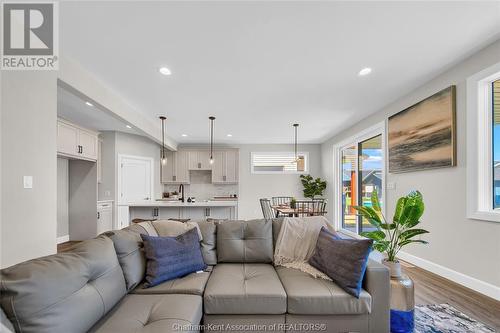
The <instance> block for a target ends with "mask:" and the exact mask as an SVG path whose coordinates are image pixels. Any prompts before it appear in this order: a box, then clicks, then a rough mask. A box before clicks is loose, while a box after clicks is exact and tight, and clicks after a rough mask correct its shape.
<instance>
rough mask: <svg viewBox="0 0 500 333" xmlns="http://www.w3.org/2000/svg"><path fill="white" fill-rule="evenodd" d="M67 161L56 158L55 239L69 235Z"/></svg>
mask: <svg viewBox="0 0 500 333" xmlns="http://www.w3.org/2000/svg"><path fill="white" fill-rule="evenodd" d="M68 162H69V161H68V160H67V159H65V158H57V237H63V236H68V235H69V215H68V203H69V163H68Z"/></svg>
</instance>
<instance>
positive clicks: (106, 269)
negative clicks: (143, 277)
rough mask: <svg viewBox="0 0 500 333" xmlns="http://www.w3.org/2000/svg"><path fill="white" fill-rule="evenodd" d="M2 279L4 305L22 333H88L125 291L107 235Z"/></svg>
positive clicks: (24, 265) (14, 268) (15, 270)
mask: <svg viewBox="0 0 500 333" xmlns="http://www.w3.org/2000/svg"><path fill="white" fill-rule="evenodd" d="M1 280H2V284H1V288H0V303H1V306H2V308H3V309H4V311H5V313H6V315H7V317H8V319H9V320H10V321H11V322H12V324H13V325H14V327H15V329H16V331H18V332H23V333H31V332H33V333H34V332H36V333H42V332H86V331H87V330H88V329H89V328H91V327H92V326H93V325H94V324H95V323H96V322H97V321H98V320H99V319H100V318H101V317H102V316H104V315H105V314H106V313H107V312H108V311H110V310H111V309H112V308H113V307H114V306H115V304H116V303H118V302H119V301H120V299H121V298H123V296H125V294H126V293H127V289H126V287H125V279H124V277H123V273H122V269H121V268H120V264H119V263H118V259H117V257H116V253H115V249H114V246H113V242H112V241H111V239H109V238H108V237H106V236H100V237H97V238H95V239H91V240H88V241H85V242H82V243H80V244H78V245H77V246H75V247H74V248H73V250H72V251H71V252H66V253H61V254H56V255H51V256H47V257H42V258H38V259H33V260H30V261H26V262H23V263H20V264H17V265H15V266H12V267H9V268H6V269H3V270H2V271H1Z"/></svg>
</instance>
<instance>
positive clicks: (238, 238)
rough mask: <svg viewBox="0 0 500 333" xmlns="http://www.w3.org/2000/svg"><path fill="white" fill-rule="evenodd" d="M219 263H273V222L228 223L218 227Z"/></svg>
mask: <svg viewBox="0 0 500 333" xmlns="http://www.w3.org/2000/svg"><path fill="white" fill-rule="evenodd" d="M217 261H218V262H240V263H246V262H255V263H257V262H258V263H269V262H272V261H273V236H272V222H271V221H266V220H251V221H227V222H222V223H220V224H219V225H218V226H217Z"/></svg>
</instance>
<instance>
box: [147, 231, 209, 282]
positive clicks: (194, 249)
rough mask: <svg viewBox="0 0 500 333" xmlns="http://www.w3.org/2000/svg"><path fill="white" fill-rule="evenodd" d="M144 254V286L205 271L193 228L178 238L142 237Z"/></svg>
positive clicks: (198, 241)
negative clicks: (145, 260)
mask: <svg viewBox="0 0 500 333" xmlns="http://www.w3.org/2000/svg"><path fill="white" fill-rule="evenodd" d="M141 237H142V240H143V242H144V252H145V255H146V259H147V262H146V283H145V287H153V286H156V285H157V284H159V283H161V282H164V281H168V280H172V279H175V278H179V277H183V276H185V275H187V274H189V273H193V272H196V271H201V270H204V269H205V268H207V265H206V264H205V262H204V261H203V256H202V254H201V249H200V239H199V237H198V231H197V230H196V228H193V229H191V230H188V231H186V232H185V233H183V234H181V235H179V236H177V237H154V236H147V235H143V234H141Z"/></svg>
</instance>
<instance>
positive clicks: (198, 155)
mask: <svg viewBox="0 0 500 333" xmlns="http://www.w3.org/2000/svg"><path fill="white" fill-rule="evenodd" d="M187 153H188V158H189V170H212V165H210V152H209V151H208V150H187Z"/></svg>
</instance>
